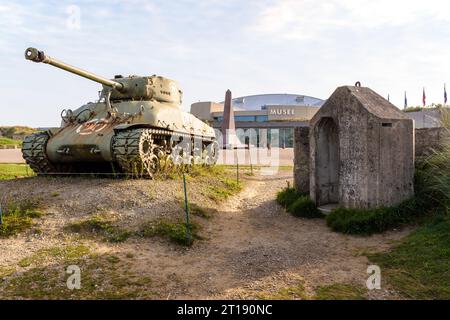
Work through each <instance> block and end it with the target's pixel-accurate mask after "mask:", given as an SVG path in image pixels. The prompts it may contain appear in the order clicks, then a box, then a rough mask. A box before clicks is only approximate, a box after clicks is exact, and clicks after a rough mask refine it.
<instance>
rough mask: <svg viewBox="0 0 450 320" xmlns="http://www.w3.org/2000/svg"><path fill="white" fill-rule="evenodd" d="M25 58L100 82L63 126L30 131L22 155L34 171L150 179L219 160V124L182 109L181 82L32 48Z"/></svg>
mask: <svg viewBox="0 0 450 320" xmlns="http://www.w3.org/2000/svg"><path fill="white" fill-rule="evenodd" d="M25 58H26V59H27V60H31V61H34V62H43V63H47V64H50V65H52V66H55V67H57V68H60V69H63V70H66V71H69V72H72V73H75V74H77V75H79V76H82V77H84V78H87V79H90V80H93V81H96V82H99V83H101V84H102V85H103V89H102V91H101V92H100V99H99V101H97V102H95V103H92V102H90V103H88V104H85V105H83V106H81V107H80V108H78V109H76V110H73V111H72V110H63V111H62V113H61V118H62V122H61V126H60V127H59V128H52V129H48V130H46V131H44V132H38V133H35V134H32V135H30V136H27V137H26V138H25V140H24V142H23V146H22V153H23V157H24V159H25V160H26V162H27V163H28V164H29V165H30V167H31V168H32V169H33V170H34V171H35V172H36V173H37V174H71V173H75V174H83V173H114V174H116V173H124V174H127V175H133V176H146V177H153V176H154V175H155V174H156V173H158V172H161V171H169V170H173V169H174V168H180V167H182V168H187V167H189V166H191V165H192V164H203V165H212V164H215V163H216V160H217V155H218V144H217V142H216V137H215V132H214V129H213V128H211V127H210V126H208V125H207V124H206V123H204V122H202V121H201V120H199V119H197V118H196V117H194V116H193V115H192V114H190V113H187V112H183V111H182V110H181V102H182V91H181V90H180V88H179V87H178V84H177V83H176V82H175V81H173V80H170V79H167V78H163V77H160V76H155V75H153V76H144V77H140V76H129V77H122V76H115V78H114V79H113V80H109V79H106V78H103V77H99V76H97V75H95V74H93V73H90V72H87V71H84V70H81V69H78V68H76V67H73V66H71V65H68V64H66V63H63V62H61V61H59V60H56V59H54V58H51V57H49V56H47V55H45V54H44V52H42V51H38V50H37V49H34V48H28V49H27V50H26V51H25Z"/></svg>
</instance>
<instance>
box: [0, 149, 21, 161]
mask: <svg viewBox="0 0 450 320" xmlns="http://www.w3.org/2000/svg"><path fill="white" fill-rule="evenodd" d="M24 162H25V160H23V158H22V151H21V150H20V149H0V163H24Z"/></svg>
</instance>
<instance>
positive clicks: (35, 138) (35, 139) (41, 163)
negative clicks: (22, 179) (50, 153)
mask: <svg viewBox="0 0 450 320" xmlns="http://www.w3.org/2000/svg"><path fill="white" fill-rule="evenodd" d="M49 139H50V136H49V134H48V133H46V132H38V133H34V134H32V135H29V136H27V137H25V139H24V141H23V144H22V155H23V158H24V159H25V162H26V163H27V164H28V165H29V166H30V168H31V169H32V170H33V171H34V172H35V173H36V174H38V175H42V174H49V173H54V172H57V168H56V167H55V166H54V165H53V164H52V163H51V162H50V161H49V159H48V158H47V154H46V152H45V150H46V147H47V142H48V140H49Z"/></svg>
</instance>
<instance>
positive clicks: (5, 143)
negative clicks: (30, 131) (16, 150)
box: [0, 137, 22, 146]
mask: <svg viewBox="0 0 450 320" xmlns="http://www.w3.org/2000/svg"><path fill="white" fill-rule="evenodd" d="M2 145H3V146H20V145H22V141H20V140H13V139H10V138H6V137H0V146H2Z"/></svg>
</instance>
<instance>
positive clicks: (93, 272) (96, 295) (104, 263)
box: [0, 255, 155, 300]
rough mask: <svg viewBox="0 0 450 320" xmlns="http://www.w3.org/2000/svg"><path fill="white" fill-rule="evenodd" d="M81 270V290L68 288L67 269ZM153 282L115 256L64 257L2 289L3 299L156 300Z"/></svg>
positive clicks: (10, 281)
mask: <svg viewBox="0 0 450 320" xmlns="http://www.w3.org/2000/svg"><path fill="white" fill-rule="evenodd" d="M69 265H77V266H78V267H79V268H80V270H81V289H80V290H70V289H68V288H67V284H66V283H67V279H68V277H69V275H68V274H67V273H66V268H67V267H68V266H69ZM152 283H153V282H152V279H151V278H149V277H146V276H142V274H137V273H136V272H133V271H132V270H131V269H130V267H129V265H128V264H127V263H126V262H124V261H123V260H122V259H121V258H120V257H118V256H115V255H89V256H83V257H81V258H73V257H69V258H67V259H66V257H61V258H60V259H58V261H57V263H52V264H48V265H46V266H37V267H33V268H31V269H29V270H27V271H25V272H23V273H21V274H15V275H14V277H12V278H11V279H9V280H8V281H6V282H4V284H3V285H2V286H0V297H1V298H2V299H17V298H20V299H45V300H47V299H50V300H56V299H64V300H66V299H75V300H77V299H149V298H154V296H155V294H154V293H153V291H152Z"/></svg>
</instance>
